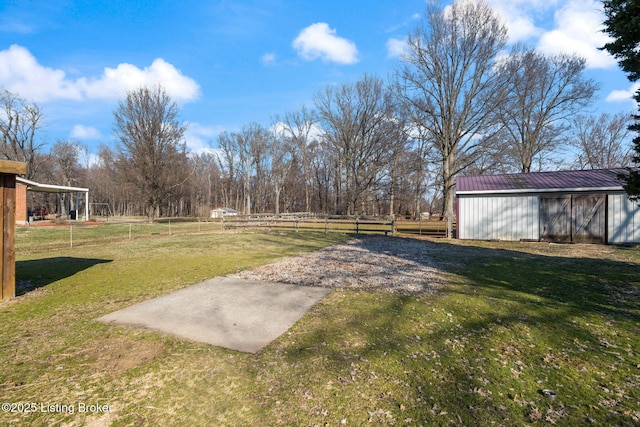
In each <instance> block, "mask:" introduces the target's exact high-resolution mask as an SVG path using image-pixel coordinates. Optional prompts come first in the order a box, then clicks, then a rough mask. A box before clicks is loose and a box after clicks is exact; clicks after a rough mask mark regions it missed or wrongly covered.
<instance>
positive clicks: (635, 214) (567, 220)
mask: <svg viewBox="0 0 640 427" xmlns="http://www.w3.org/2000/svg"><path fill="white" fill-rule="evenodd" d="M625 173H628V170H627V169H599V170H574V171H558V172H537V173H526V174H525V173H522V174H505V175H482V176H460V177H458V178H457V180H456V200H457V226H456V227H457V237H458V238H459V239H475V240H511V241H517V240H530V241H552V242H575V243H616V244H623V243H640V206H639V205H638V204H637V203H635V202H632V201H630V200H629V199H628V198H627V195H626V193H625V192H624V189H623V182H622V181H621V180H620V179H619V178H618V176H619V175H620V174H625Z"/></svg>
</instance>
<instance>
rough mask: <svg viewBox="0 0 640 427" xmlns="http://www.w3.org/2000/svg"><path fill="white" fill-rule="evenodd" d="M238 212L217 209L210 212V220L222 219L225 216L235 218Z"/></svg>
mask: <svg viewBox="0 0 640 427" xmlns="http://www.w3.org/2000/svg"><path fill="white" fill-rule="evenodd" d="M237 215H238V211H236V210H235V209H231V208H217V209H212V210H211V218H223V217H225V216H237Z"/></svg>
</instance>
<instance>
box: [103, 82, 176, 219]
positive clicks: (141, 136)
mask: <svg viewBox="0 0 640 427" xmlns="http://www.w3.org/2000/svg"><path fill="white" fill-rule="evenodd" d="M178 113H179V110H178V106H177V104H176V103H175V102H173V101H172V100H171V98H170V97H169V95H168V94H167V92H166V91H165V90H164V89H163V88H162V87H161V86H155V87H153V88H148V87H143V88H140V89H137V90H135V91H132V92H129V93H127V98H126V99H125V100H124V101H121V102H120V103H119V105H118V109H117V110H116V111H114V118H115V124H114V131H115V136H116V137H117V138H118V140H119V142H120V144H119V146H118V161H117V166H118V171H119V172H120V175H121V176H122V177H124V178H125V180H126V181H127V182H128V183H130V184H133V185H134V186H135V188H136V189H137V190H138V191H139V194H140V197H141V198H142V199H143V201H144V204H145V206H146V213H147V216H148V217H149V219H150V220H153V218H154V216H155V215H156V214H159V210H160V205H161V204H162V203H167V199H168V196H169V194H170V192H171V190H172V188H173V187H175V186H176V185H179V184H180V183H181V182H182V181H183V180H184V178H185V177H184V175H183V174H184V172H186V171H185V166H186V163H187V162H186V160H187V159H186V147H185V144H184V142H183V136H184V132H185V130H186V127H185V126H184V125H183V124H181V123H180V122H179V121H178Z"/></svg>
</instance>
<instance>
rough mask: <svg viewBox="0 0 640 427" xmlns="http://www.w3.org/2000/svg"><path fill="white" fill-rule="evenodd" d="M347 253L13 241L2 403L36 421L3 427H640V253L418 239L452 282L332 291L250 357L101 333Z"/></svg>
mask: <svg viewBox="0 0 640 427" xmlns="http://www.w3.org/2000/svg"><path fill="white" fill-rule="evenodd" d="M344 238H345V236H342V235H339V234H329V235H326V236H325V235H323V234H322V233H309V234H305V233H299V234H296V233H290V234H285V235H272V234H249V233H246V234H245V233H239V234H197V235H178V236H177V235H173V236H168V235H160V236H156V238H153V239H133V240H131V241H128V240H127V239H125V241H118V242H117V243H112V244H102V245H93V246H86V247H79V248H73V249H71V248H64V249H49V250H47V251H37V250H36V249H35V248H34V247H32V246H29V245H28V244H27V243H26V242H25V241H23V242H22V243H20V242H18V255H17V258H18V262H17V267H16V268H17V277H18V280H20V282H21V285H22V289H24V290H27V291H26V292H24V291H23V292H24V293H23V294H22V295H21V296H20V297H19V298H17V299H16V300H13V301H10V302H3V303H0V325H2V326H1V327H2V332H1V333H0V362H1V363H2V366H3V369H2V370H1V371H0V384H2V388H1V391H0V401H2V402H7V403H14V404H16V405H14V408H13V409H18V407H19V405H17V404H18V403H30V404H31V403H33V404H35V405H31V406H27V407H26V408H35V409H37V410H36V412H33V413H16V412H13V413H12V412H3V413H2V414H0V423H5V424H15V425H60V424H65V423H67V424H70V425H92V424H93V425H149V426H156V425H230V426H236V425H252V426H254V425H256V426H271V425H291V426H298V425H332V426H333V425H352V426H361V425H408V426H419V425H433V426H441V425H456V426H458V425H473V426H475V425H505V426H513V425H532V426H535V425H550V424H555V425H566V426H576V425H622V426H632V425H638V424H640V404H639V403H638V402H639V401H640V391H639V390H640V338H639V334H638V326H639V324H640V323H639V320H640V301H639V298H640V278H639V274H638V273H639V272H640V268H639V267H640V248H627V247H614V246H595V245H593V246H591V245H549V244H540V243H497V242H460V241H445V240H437V241H436V240H425V241H424V245H425V250H428V251H429V252H433V253H434V254H435V255H434V256H435V258H436V259H435V261H436V262H437V263H438V265H439V266H440V267H441V268H442V269H443V270H445V272H446V273H445V274H446V277H447V278H448V283H447V285H446V286H444V287H443V288H441V289H440V290H439V291H438V292H437V293H436V294H433V295H426V294H425V295H415V296H411V297H407V296H397V295H390V294H387V293H383V292H363V291H351V290H345V289H341V290H335V291H333V292H332V293H331V294H330V295H329V296H328V297H326V298H325V299H324V300H323V301H321V302H320V303H319V304H318V305H317V306H315V307H314V308H313V309H312V310H311V311H310V312H309V313H308V314H307V315H306V316H305V317H304V318H303V319H302V320H300V321H299V322H298V323H296V324H295V325H294V327H293V328H292V329H290V330H289V331H288V332H287V333H285V334H284V335H283V336H281V337H280V338H279V339H277V340H276V341H275V342H273V343H272V344H271V345H269V346H268V347H267V348H266V349H265V350H263V351H262V352H261V353H259V354H256V355H251V354H243V353H238V352H234V351H230V350H225V349H221V348H216V347H212V346H208V345H202V344H198V343H194V342H189V341H184V340H181V339H178V338H174V337H171V336H167V335H162V334H158V333H154V332H150V331H143V330H137V329H133V328H121V327H114V326H108V325H104V324H100V323H97V322H95V321H94V319H95V318H97V317H99V316H101V315H104V314H106V313H110V312H112V311H115V310H117V309H120V308H123V307H126V306H129V305H131V304H134V303H137V302H140V301H143V300H146V299H149V298H152V297H155V296H158V295H161V294H164V293H166V292H169V291H171V290H174V289H178V288H181V287H184V286H188V285H190V284H194V283H197V282H199V281H202V280H204V279H207V278H210V277H213V276H218V275H225V274H229V273H232V272H235V271H238V270H242V269H246V268H250V267H251V266H255V265H259V264H264V263H268V262H271V261H272V260H275V259H277V258H279V257H283V256H289V255H295V254H298V253H300V252H304V251H310V250H314V249H317V248H320V247H323V246H325V245H328V244H332V243H335V242H338V241H341V240H343V239H344ZM390 238H391V237H390ZM20 245H25V246H23V247H28V248H29V249H28V250H22V252H21V249H20V248H21V246H20ZM545 390H552V391H553V394H551V395H545V394H549V392H546V393H545V392H544V391H545ZM81 404H84V405H108V409H109V410H110V412H106V413H102V412H95V411H94V412H82V413H80V412H79V409H80V408H81V407H82V406H81ZM56 405H57V406H56ZM64 405H67V406H66V407H65V406H64ZM3 408H4V407H3ZM21 408H24V406H22V407H21ZM86 408H87V407H86V406H85V407H84V409H85V410H86ZM10 409H11V408H10ZM64 409H66V410H67V411H66V412H65V411H62V412H61V410H64ZM70 409H73V410H74V413H73V414H71V413H69V412H70ZM89 409H102V410H103V409H105V407H104V406H95V407H89ZM47 411H48V412H47Z"/></svg>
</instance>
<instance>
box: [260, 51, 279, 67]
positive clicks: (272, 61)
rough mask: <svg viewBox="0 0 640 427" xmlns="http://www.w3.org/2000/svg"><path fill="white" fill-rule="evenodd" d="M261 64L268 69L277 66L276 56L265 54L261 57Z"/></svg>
mask: <svg viewBox="0 0 640 427" xmlns="http://www.w3.org/2000/svg"><path fill="white" fill-rule="evenodd" d="M260 62H261V63H262V65H265V66H267V67H270V66H273V65H276V54H275V53H265V54H264V55H262V56H261V57H260Z"/></svg>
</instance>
